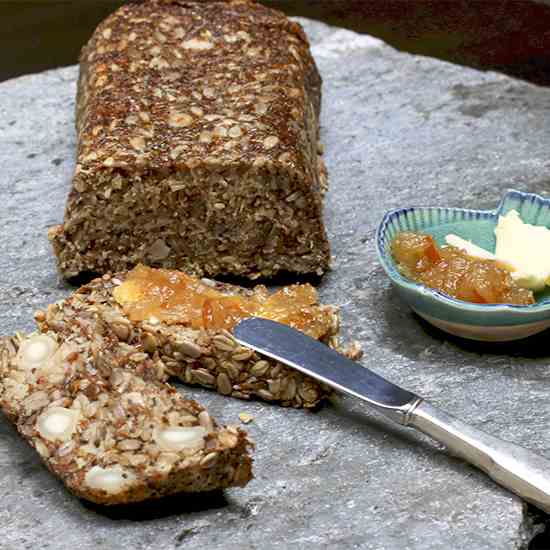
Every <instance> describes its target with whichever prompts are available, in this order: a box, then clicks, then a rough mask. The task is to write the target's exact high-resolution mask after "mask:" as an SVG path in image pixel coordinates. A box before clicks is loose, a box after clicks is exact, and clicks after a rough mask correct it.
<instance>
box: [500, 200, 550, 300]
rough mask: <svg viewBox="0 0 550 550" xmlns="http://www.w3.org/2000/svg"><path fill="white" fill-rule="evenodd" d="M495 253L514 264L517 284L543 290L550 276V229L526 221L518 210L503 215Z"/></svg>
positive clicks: (514, 276) (513, 274)
mask: <svg viewBox="0 0 550 550" xmlns="http://www.w3.org/2000/svg"><path fill="white" fill-rule="evenodd" d="M495 235H496V237H497V246H496V251H495V256H496V258H497V260H502V261H504V262H506V263H507V264H510V265H512V266H513V267H514V271H513V272H512V277H513V278H514V280H515V281H516V282H517V283H518V285H520V286H522V287H524V288H529V289H531V290H542V289H543V288H544V287H545V285H546V284H547V282H548V281H549V279H550V253H549V252H550V230H549V229H547V228H546V227H544V226H539V225H531V224H528V223H524V222H523V221H522V220H521V218H520V217H519V214H518V212H517V211H516V210H510V212H508V213H507V214H506V215H505V216H500V217H499V219H498V225H497V227H496V229H495Z"/></svg>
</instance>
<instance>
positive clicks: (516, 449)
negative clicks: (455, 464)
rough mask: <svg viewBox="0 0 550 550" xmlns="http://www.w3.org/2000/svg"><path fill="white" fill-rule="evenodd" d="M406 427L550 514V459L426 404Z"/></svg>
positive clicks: (416, 411) (422, 404)
mask: <svg viewBox="0 0 550 550" xmlns="http://www.w3.org/2000/svg"><path fill="white" fill-rule="evenodd" d="M407 425H408V426H412V427H414V428H417V429H418V430H420V431H421V432H423V433H425V434H427V435H429V436H430V437H432V438H434V439H436V440H437V441H439V442H441V443H443V444H444V445H445V446H446V447H447V448H448V449H449V450H450V451H451V453H453V454H456V455H458V456H459V457H461V458H463V459H464V460H466V461H467V462H469V463H470V464H472V465H473V466H476V467H477V468H479V469H480V470H483V471H484V472H485V473H486V474H488V475H489V476H490V477H491V478H492V479H493V480H495V481H496V482H497V483H498V484H500V485H502V486H503V487H506V488H507V489H508V490H510V491H512V492H513V493H515V494H516V495H518V496H520V497H521V498H522V499H524V500H526V501H527V502H530V503H531V504H533V505H535V506H536V507H537V508H540V509H541V510H544V511H545V512H547V513H550V461H549V460H547V459H545V458H543V457H542V456H540V455H537V454H535V453H533V452H532V451H529V450H527V449H525V448H524V447H520V446H519V445H514V444H513V443H509V442H508V441H503V440H502V439H498V438H497V437H494V436H492V435H489V434H487V433H485V432H483V431H481V430H478V429H477V428H474V427H473V426H470V425H468V424H466V423H465V422H462V421H461V420H458V418H455V417H454V416H451V415H450V414H447V413H446V412H444V411H441V410H439V409H437V408H436V407H434V406H432V405H430V404H429V403H427V402H426V401H421V402H420V403H419V404H418V405H417V406H416V407H415V408H414V409H412V410H411V411H409V413H408V418H407Z"/></svg>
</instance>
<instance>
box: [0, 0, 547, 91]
mask: <svg viewBox="0 0 550 550" xmlns="http://www.w3.org/2000/svg"><path fill="white" fill-rule="evenodd" d="M122 3H123V2H122V0H119V1H115V0H73V1H70V0H69V1H67V0H65V1H55V0H36V1H27V0H16V1H1V0H0V52H1V53H0V80H6V79H8V78H12V77H15V76H18V75H21V74H27V73H32V72H38V71H41V70H44V69H49V68H53V67H59V66H63V65H70V64H72V63H75V62H76V61H77V58H78V52H79V50H80V47H81V46H82V44H83V43H84V42H85V41H86V40H87V39H88V38H89V36H90V34H91V33H92V31H93V29H94V27H95V26H96V25H97V23H99V21H101V20H102V19H103V18H104V17H105V16H106V15H108V14H109V13H110V12H112V11H113V10H114V9H115V8H116V7H117V6H119V5H121V4H122ZM264 3H265V4H268V5H271V6H274V7H277V8H280V9H282V10H284V11H285V12H286V13H288V14H289V15H303V16H307V17H312V18H316V19H320V20H322V21H325V22H327V23H331V24H334V25H339V26H345V27H347V28H350V29H353V30H356V31H360V32H367V33H369V34H372V35H374V36H377V37H379V38H382V39H383V40H385V41H386V42H388V43H389V44H391V45H393V46H395V47H396V48H398V49H402V50H405V51H409V52H413V53H421V54H424V55H430V56H433V57H438V58H440V59H445V60H448V61H453V62H455V63H460V64H463V65H469V66H472V67H477V68H494V69H497V70H500V71H502V72H506V73H509V74H513V75H515V76H519V77H521V78H525V79H527V80H530V81H533V82H536V83H540V84H545V85H548V84H550V5H544V4H542V3H537V2H535V1H532V0H265V1H264ZM548 3H549V4H550V0H549V1H548Z"/></svg>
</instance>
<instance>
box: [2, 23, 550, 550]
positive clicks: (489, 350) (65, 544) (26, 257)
mask: <svg viewBox="0 0 550 550" xmlns="http://www.w3.org/2000/svg"><path fill="white" fill-rule="evenodd" d="M304 25H305V27H306V30H307V31H308V33H309V35H310V36H311V38H312V42H313V43H314V46H313V49H314V54H315V56H316V58H317V60H318V62H319V66H320V69H321V73H322V74H323V77H324V81H325V85H324V91H325V97H324V113H323V140H324V142H325V144H326V158H327V163H328V167H329V170H330V181H331V191H330V193H329V196H328V201H327V212H326V221H327V226H328V231H329V234H330V238H331V241H332V244H333V251H334V255H335V261H334V270H333V271H332V272H331V273H330V274H329V275H328V276H327V277H326V278H325V280H324V281H323V284H322V286H321V293H322V296H323V298H324V299H325V300H326V301H328V302H334V303H337V304H339V305H341V306H342V311H343V318H344V327H343V331H344V335H345V336H346V337H347V338H356V339H358V340H360V342H361V343H362V344H363V346H364V348H365V350H366V354H365V358H364V360H363V363H364V364H365V365H367V366H370V367H373V368H374V369H375V370H377V371H378V372H380V373H381V374H383V375H385V376H387V377H388V378H390V379H392V380H394V381H396V382H397V383H400V384H402V385H404V386H405V387H407V388H409V389H411V390H414V391H416V392H418V393H420V394H422V395H425V396H428V397H430V398H431V399H432V400H433V401H434V402H435V403H436V404H437V405H440V406H441V407H443V408H445V409H447V410H448V411H450V412H454V413H456V414H457V415H458V416H460V417H462V418H463V419H465V420H467V421H469V422H472V423H473V424H475V425H477V426H479V427H481V428H484V429H486V430H488V431H490V432H492V433H495V434H497V435H499V436H501V437H504V438H507V439H509V440H511V441H515V442H517V443H520V444H524V445H526V446H529V447H530V448H532V449H534V450H536V451H538V452H540V453H542V454H545V455H547V456H549V457H550V436H549V435H548V434H549V433H550V432H549V430H548V429H547V427H548V425H549V423H550V406H549V404H548V397H547V395H548V388H549V386H550V369H549V367H548V359H547V355H548V354H547V352H546V351H545V345H544V344H545V341H546V340H547V338H548V333H546V334H545V335H542V336H540V337H538V338H533V339H531V340H529V341H526V342H522V343H517V344H514V345H493V346H482V345H479V344H473V343H467V342H461V341H458V340H456V339H451V338H449V337H446V336H445V335H443V334H442V333H439V332H437V331H435V330H434V329H431V328H430V327H429V326H427V325H426V324H424V323H422V322H420V321H419V319H418V318H416V317H415V316H414V315H413V314H411V312H410V311H409V310H408V309H407V307H406V306H404V305H403V304H402V303H401V302H400V301H399V300H398V299H397V297H396V295H395V294H394V292H393V291H392V290H391V288H390V286H389V284H388V280H387V279H386V277H385V276H384V274H383V272H382V269H381V268H380V266H379V265H378V262H377V260H376V256H375V251H374V231H375V227H376V225H377V223H378V221H379V220H380V218H381V216H382V214H383V212H384V211H385V210H387V209H389V208H394V207H398V206H403V205H410V204H448V205H453V206H465V207H466V206H467V207H490V206H493V205H495V204H496V203H497V202H498V200H499V198H500V197H501V195H502V194H503V191H504V190H505V189H507V188H508V187H512V186H513V187H517V188H520V189H524V190H527V191H537V192H541V193H545V192H549V191H550V177H549V176H548V167H549V163H550V161H549V160H548V151H549V150H550V132H549V130H548V128H550V96H549V93H548V92H547V90H545V89H541V88H537V87H535V86H532V85H528V84H525V83H522V82H519V81H515V80H513V79H510V78H507V77H504V76H501V75H498V74H494V73H483V72H478V71H474V70H470V69H465V68H462V67H457V66H453V65H450V64H446V63H443V62H439V61H436V60H432V59H426V58H421V57H414V56H410V55H407V54H404V53H399V52H396V51H395V50H393V49H391V48H389V47H388V46H386V45H384V44H382V43H381V42H378V41H377V40H373V39H371V38H369V37H360V36H358V35H355V34H353V33H350V32H347V31H342V30H335V29H332V28H329V27H326V26H324V25H322V24H320V23H314V22H309V21H305V22H304ZM76 74H77V69H76V68H75V67H70V68H66V69H61V70H57V71H51V72H47V73H43V74H38V75H33V76H28V77H23V78H20V79H17V80H13V81H9V82H6V83H4V84H1V85H0V166H1V167H2V171H1V172H0V196H1V197H2V200H1V203H0V220H1V221H2V231H1V232H0V252H1V260H0V261H1V269H0V326H1V327H2V328H1V332H2V333H6V334H8V333H12V332H13V331H15V330H17V329H23V330H30V329H32V326H33V323H32V313H33V311H34V310H35V309H36V308H38V307H42V306H45V305H46V304H47V303H49V302H52V301H55V300H57V299H59V298H62V297H64V296H66V295H67V294H68V293H69V292H70V288H69V287H68V286H67V285H65V284H64V283H63V282H61V281H60V280H59V278H58V276H57V275H56V271H55V265H54V260H53V257H52V253H51V250H50V247H49V245H48V242H47V239H46V229H47V227H48V226H50V225H52V224H54V223H57V222H59V221H60V220H61V219H62V212H63V206H64V202H65V195H66V193H67V190H68V187H69V182H70V177H71V172H72V169H73V163H74V161H73V158H74V155H75V135H74V130H73V110H74V94H75V78H76ZM186 391H187V392H188V393H190V394H191V395H192V396H193V397H196V398H197V399H199V400H200V401H201V402H203V403H204V404H205V405H207V406H208V407H210V409H211V410H212V412H213V413H214V414H216V416H218V418H220V419H221V420H222V421H224V422H235V421H236V419H237V415H238V413H239V412H241V411H247V412H249V413H251V414H252V415H254V416H255V417H256V420H255V422H254V423H253V424H251V425H250V426H249V430H250V432H251V434H252V436H253V437H254V438H255V440H256V442H257V452H256V455H255V457H256V463H255V473H256V479H255V480H254V481H253V482H252V483H250V484H249V486H248V487H246V488H244V489H239V490H230V491H227V492H225V493H224V494H222V493H216V494H214V495H208V496H207V497H203V496H189V497H183V498H180V499H177V498H175V499H169V500H167V501H165V502H162V503H153V504H150V505H145V506H140V507H138V508H135V509H114V510H105V509H101V508H97V507H91V506H89V505H86V504H84V503H82V502H80V501H78V500H76V499H75V498H73V497H72V496H71V495H69V494H68V493H67V492H65V491H64V489H63V488H62V487H61V485H60V484H59V483H58V482H57V481H56V480H55V479H54V478H53V477H52V476H50V475H49V474H48V473H47V471H46V470H45V469H44V468H43V467H42V466H41V464H40V461H39V460H38V459H37V457H36V456H35V455H34V454H33V452H31V451H30V450H29V449H28V448H27V446H26V445H25V444H24V443H23V442H22V441H20V440H19V439H18V437H17V436H16V434H15V433H14V431H13V429H12V428H11V427H10V426H9V425H8V424H7V422H5V421H4V420H1V419H0V434H1V437H0V495H2V496H1V503H2V504H1V505H0V532H1V536H0V548H1V549H3V550H8V549H10V550H12V549H13V550H15V549H17V550H18V549H23V548H37V547H38V548H50V549H58V548H61V549H65V548H67V549H69V548H75V547H78V548H79V549H80V550H111V549H113V550H114V549H117V550H118V549H120V548H140V549H149V548H150V549H155V550H164V549H171V548H195V547H196V548H209V549H222V548H223V549H237V548H258V549H260V548H276V549H283V548H289V547H293V548H297V549H301V548H304V549H305V548H329V547H330V548H361V549H373V550H375V549H376V550H378V549H385V550H393V549H399V550H405V549H415V550H416V549H423V550H427V549H449V548H469V549H472V550H474V549H475V550H482V549H483V550H486V549H487V550H488V549H495V550H496V549H498V550H507V549H510V550H512V549H518V548H523V547H524V546H525V544H526V541H528V540H529V539H530V538H531V537H532V536H533V534H534V533H535V530H536V529H535V527H533V525H532V524H531V521H530V518H529V516H528V515H527V514H526V512H525V508H524V506H523V504H522V503H521V501H520V500H519V499H517V498H516V497H514V496H512V495H510V494H509V493H507V492H506V491H504V490H501V489H500V488H498V487H497V486H496V485H495V484H493V483H492V482H491V481H490V480H488V479H487V478H485V477H484V476H483V475H482V474H481V473H479V472H477V471H475V470H474V469H472V468H470V467H468V466H466V465H465V464H464V463H462V462H461V461H459V460H457V459H454V458H452V457H450V456H448V455H447V454H446V453H444V452H443V451H442V450H441V449H440V448H439V447H438V446H436V445H435V444H433V443H432V442H430V441H429V440H428V439H426V438H423V437H422V436H420V435H417V434H415V433H412V432H409V431H407V430H405V429H401V428H397V427H393V426H391V425H390V424H389V423H388V422H386V421H385V420H384V419H381V418H379V417H377V416H375V415H373V414H371V413H369V411H367V410H365V409H364V408H363V407H362V406H361V405H359V404H356V403H354V402H352V401H351V400H349V399H343V400H342V401H341V402H340V403H339V404H338V405H331V406H327V407H326V408H324V409H323V410H322V411H320V412H318V413H306V412H304V411H294V410H284V409H279V408H276V407H273V406H269V405H266V404H260V403H245V402H239V401H235V400H230V399H226V398H223V397H221V396H218V395H214V394H212V393H210V392H206V391H201V390H193V391H188V390H186Z"/></svg>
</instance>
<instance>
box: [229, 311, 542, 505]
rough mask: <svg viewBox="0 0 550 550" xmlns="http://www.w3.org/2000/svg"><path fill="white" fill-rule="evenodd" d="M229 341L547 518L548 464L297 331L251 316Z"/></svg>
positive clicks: (238, 327) (240, 325) (235, 330)
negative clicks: (365, 408) (344, 400)
mask: <svg viewBox="0 0 550 550" xmlns="http://www.w3.org/2000/svg"><path fill="white" fill-rule="evenodd" d="M233 335H234V337H235V339H236V340H237V341H238V342H239V343H240V344H242V345H243V346H247V347H249V348H252V349H254V350H256V351H258V352H259V353H262V354H264V355H267V356H268V357H272V358H273V359H276V360H277V361H280V362H281V363H285V364H286V365H289V366H290V367H293V368H295V369H297V370H299V371H301V372H303V373H305V374H308V375H309V376H311V377H313V378H316V379H317V380H320V381H321V382H324V383H325V384H328V385H330V386H332V387H334V388H337V389H339V390H341V391H343V392H345V393H348V394H350V395H352V396H354V397H358V398H359V399H362V400H363V401H365V402H366V403H368V404H369V405H371V406H372V407H373V408H375V409H376V410H378V411H379V412H381V413H383V414H385V415H386V416H387V417H389V418H390V419H392V420H394V421H396V422H398V423H400V424H402V425H404V426H409V427H411V428H416V429H417V430H420V431H421V432H424V433H425V434H427V435H429V436H431V437H433V438H434V439H436V440H437V441H440V442H441V443H443V444H444V445H446V446H447V448H448V449H449V450H451V451H452V452H453V453H454V454H456V455H458V456H461V457H462V458H464V459H465V460H467V461H468V462H470V464H473V465H474V466H476V467H478V468H479V469H480V470H483V471H484V472H486V473H487V474H488V475H489V476H490V477H491V478H493V479H494V480H495V481H496V482H497V483H499V484H500V485H502V486H503V487H506V488H507V489H509V490H510V491H513V492H514V493H516V494H517V495H519V496H520V497H522V498H523V499H524V500H526V501H528V502H531V503H532V504H534V505H535V506H538V507H539V508H540V509H541V510H544V511H545V512H547V513H550V461H549V460H547V459H546V458H544V457H542V456H540V455H537V454H536V453H533V452H532V451H529V450H528V449H525V448H523V447H520V446H519V445H515V444H513V443H510V442H508V441H503V440H501V439H498V438H496V437H494V436H492V435H490V434H488V433H485V432H483V431H482V430H479V429H477V428H475V427H474V426H471V425H469V424H466V423H465V422H462V421H461V420H459V419H458V418H455V417H454V416H452V415H450V414H448V413H446V412H444V411H442V410H440V409H438V408H437V407H434V406H433V405H431V404H430V403H429V402H427V401H424V400H423V399H421V398H420V397H418V396H417V395H415V394H414V393H411V392H409V391H407V390H404V389H403V388H400V387H399V386H396V385H395V384H392V383H391V382H388V381H387V380H385V379H384V378H382V377H381V376H379V375H378V374H376V373H374V372H372V371H371V370H369V369H367V368H365V367H362V366H361V365H359V364H358V363H355V362H353V361H350V360H349V359H348V358H347V357H344V356H343V355H341V354H339V353H337V352H336V351H334V350H333V349H331V348H329V347H328V346H325V345H324V344H322V343H320V342H318V341H317V340H314V339H313V338H310V337H309V336H306V335H305V334H303V333H301V332H298V331H297V330H295V329H293V328H291V327H289V326H286V325H281V324H279V323H276V322H274V321H270V320H268V319H260V318H257V317H251V318H249V319H244V320H243V321H241V322H240V323H239V324H238V325H237V326H236V327H235V329H234V332H233Z"/></svg>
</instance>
